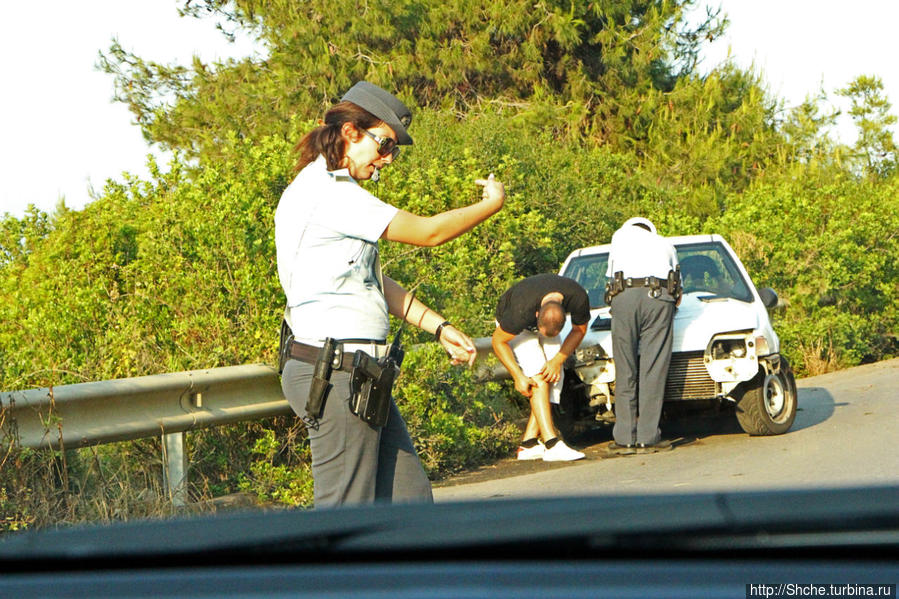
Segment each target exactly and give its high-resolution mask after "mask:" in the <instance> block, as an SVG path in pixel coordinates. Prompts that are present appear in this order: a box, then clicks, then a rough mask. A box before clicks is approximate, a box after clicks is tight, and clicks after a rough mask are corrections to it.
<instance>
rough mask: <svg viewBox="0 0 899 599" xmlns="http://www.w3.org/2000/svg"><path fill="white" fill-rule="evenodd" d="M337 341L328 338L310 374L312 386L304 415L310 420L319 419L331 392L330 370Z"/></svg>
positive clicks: (310, 386)
mask: <svg viewBox="0 0 899 599" xmlns="http://www.w3.org/2000/svg"><path fill="white" fill-rule="evenodd" d="M336 349H337V341H335V340H334V339H331V338H330V337H328V338H327V339H325V344H324V345H323V346H322V348H321V350H320V351H319V352H318V359H317V360H316V361H315V370H314V371H313V373H312V384H311V385H309V399H308V400H307V401H306V413H307V414H308V415H309V417H310V418H315V419H318V418H321V417H322V414H324V412H325V400H326V399H328V391H330V390H331V386H332V385H331V368H332V366H333V364H332V360H334V351H335V350H336Z"/></svg>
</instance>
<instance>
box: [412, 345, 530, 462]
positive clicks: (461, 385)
mask: <svg viewBox="0 0 899 599" xmlns="http://www.w3.org/2000/svg"><path fill="white" fill-rule="evenodd" d="M394 396H395V397H396V402H397V406H398V407H399V409H400V413H402V415H403V419H404V420H405V421H406V424H407V426H408V428H409V430H410V433H411V434H412V438H413V440H414V441H415V446H416V450H417V451H418V454H419V457H420V458H421V461H422V464H423V465H424V467H425V470H426V471H427V472H428V473H429V474H430V475H431V476H432V477H441V476H444V475H446V474H449V473H451V472H454V471H458V470H460V469H462V468H466V467H470V466H474V465H477V464H481V463H483V462H484V460H485V459H491V458H496V457H500V456H503V455H508V453H509V452H510V451H511V450H512V448H513V447H514V446H515V443H516V442H517V441H518V438H519V437H520V435H521V431H520V430H518V428H516V426H515V425H514V424H512V423H511V422H510V419H512V418H514V417H517V415H518V413H517V409H516V408H515V407H514V406H513V405H511V404H510V403H509V402H508V400H507V399H506V397H505V395H504V394H503V393H501V386H500V385H499V384H497V383H478V382H476V381H475V379H474V375H473V371H472V370H468V369H465V368H447V359H446V354H445V353H444V351H443V349H442V348H441V347H438V346H437V345H436V344H433V343H432V344H427V345H421V346H418V347H416V348H412V349H411V350H410V351H408V352H407V354H406V358H405V360H404V361H403V370H402V372H401V375H400V378H399V379H398V381H397V387H396V390H395V392H394Z"/></svg>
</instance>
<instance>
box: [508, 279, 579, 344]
mask: <svg viewBox="0 0 899 599" xmlns="http://www.w3.org/2000/svg"><path fill="white" fill-rule="evenodd" d="M554 291H557V292H559V293H561V294H562V297H563V299H562V307H563V308H564V309H565V312H566V313H568V314H571V324H587V323H588V322H589V321H590V299H589V298H588V297H587V292H586V291H585V290H584V288H583V287H581V286H580V285H578V283H577V282H576V281H574V280H572V279H569V278H568V277H560V276H559V275H554V274H542V275H534V276H532V277H528V278H526V279H522V280H521V281H519V282H517V283H515V284H514V285H512V287H510V288H509V289H508V290H507V291H506V292H505V293H503V295H502V297H500V298H499V302H498V303H497V305H496V320H497V322H499V326H500V327H502V329H503V330H504V331H505V332H507V333H509V334H510V335H517V334H518V333H520V332H522V331H523V330H525V329H532V328H534V327H536V326H537V311H538V310H540V302H541V301H543V298H544V297H545V296H546V294H548V293H552V292H554Z"/></svg>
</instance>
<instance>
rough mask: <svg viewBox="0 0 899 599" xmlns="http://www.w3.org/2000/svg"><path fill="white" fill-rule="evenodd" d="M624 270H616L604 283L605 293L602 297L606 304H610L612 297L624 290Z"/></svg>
mask: <svg viewBox="0 0 899 599" xmlns="http://www.w3.org/2000/svg"><path fill="white" fill-rule="evenodd" d="M624 288H625V285H624V272H622V271H620V270H619V271H617V272H616V273H615V274H614V275H612V278H611V279H609V281H608V282H607V283H606V294H605V297H604V298H603V299H604V300H605V302H606V304H608V305H610V306H611V305H612V298H613V297H615V296H616V295H618V294H619V293H621V292H622V291H624Z"/></svg>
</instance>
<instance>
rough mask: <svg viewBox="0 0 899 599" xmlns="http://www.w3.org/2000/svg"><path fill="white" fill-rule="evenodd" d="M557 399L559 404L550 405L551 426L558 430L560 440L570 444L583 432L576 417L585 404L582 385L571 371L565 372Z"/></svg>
mask: <svg viewBox="0 0 899 599" xmlns="http://www.w3.org/2000/svg"><path fill="white" fill-rule="evenodd" d="M559 399H560V401H559V403H557V404H550V411H551V412H552V418H553V424H555V425H556V428H557V429H559V434H560V435H562V440H563V441H565V442H566V443H569V444H571V442H572V440H573V439H574V437H576V436H577V435H578V434H580V433H582V432H583V428H582V426H581V425H580V423H579V422H578V420H579V418H578V417H579V414H580V412H581V410H582V409H583V406H584V405H585V404H586V398H585V396H584V384H583V383H582V382H581V379H580V377H579V376H578V375H577V374H576V373H575V372H574V371H573V370H567V369H566V370H565V380H564V381H563V383H562V394H561V397H560V398H559Z"/></svg>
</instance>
